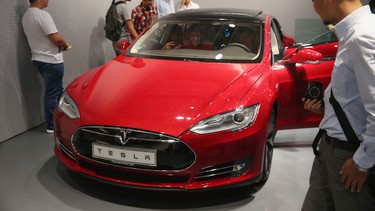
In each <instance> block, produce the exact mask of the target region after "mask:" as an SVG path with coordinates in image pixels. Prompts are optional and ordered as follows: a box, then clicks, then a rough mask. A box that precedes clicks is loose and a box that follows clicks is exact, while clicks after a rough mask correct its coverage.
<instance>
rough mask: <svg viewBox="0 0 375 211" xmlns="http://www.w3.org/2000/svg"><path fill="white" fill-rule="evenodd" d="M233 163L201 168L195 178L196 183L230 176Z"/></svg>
mask: <svg viewBox="0 0 375 211" xmlns="http://www.w3.org/2000/svg"><path fill="white" fill-rule="evenodd" d="M233 165H234V162H229V163H225V164H221V165H216V166H210V167H206V168H203V169H202V170H201V171H200V172H199V174H198V176H196V177H195V179H196V180H198V181H203V180H210V179H216V178H220V177H227V176H231V173H232V170H233Z"/></svg>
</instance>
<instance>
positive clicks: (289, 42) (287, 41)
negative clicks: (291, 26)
mask: <svg viewBox="0 0 375 211" xmlns="http://www.w3.org/2000/svg"><path fill="white" fill-rule="evenodd" d="M283 41H284V46H285V47H287V46H293V45H295V44H296V43H295V41H294V38H293V37H291V36H288V35H284V37H283Z"/></svg>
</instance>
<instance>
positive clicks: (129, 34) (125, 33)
mask: <svg viewBox="0 0 375 211" xmlns="http://www.w3.org/2000/svg"><path fill="white" fill-rule="evenodd" d="M119 1H123V0H116V1H115V2H119ZM127 1H129V2H130V1H131V0H125V4H118V5H117V7H116V10H117V14H118V16H119V17H118V19H119V21H120V22H121V23H123V27H122V32H121V36H120V39H119V40H118V41H113V42H112V44H113V49H114V51H115V53H116V55H117V56H118V55H120V54H121V53H122V51H121V50H119V49H117V48H116V45H117V43H118V42H123V41H124V40H127V41H129V43H132V42H133V40H135V39H136V38H137V37H138V33H137V32H136V30H135V29H134V24H133V19H132V9H131V8H130V6H129V5H127V4H126V2H127Z"/></svg>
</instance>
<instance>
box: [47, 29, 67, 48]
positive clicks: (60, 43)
mask: <svg viewBox="0 0 375 211" xmlns="http://www.w3.org/2000/svg"><path fill="white" fill-rule="evenodd" d="M48 39H49V40H51V42H52V43H53V44H55V45H56V46H57V47H59V49H61V50H68V47H69V44H68V43H67V42H66V41H65V40H64V38H63V36H62V35H61V34H60V33H58V32H56V33H53V34H49V35H48Z"/></svg>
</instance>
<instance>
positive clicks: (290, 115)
mask: <svg viewBox="0 0 375 211" xmlns="http://www.w3.org/2000/svg"><path fill="white" fill-rule="evenodd" d="M272 24H273V25H272V27H271V30H272V31H273V32H271V45H272V46H271V48H275V47H276V46H279V45H280V44H282V42H281V40H282V39H280V38H279V37H282V33H281V28H280V25H279V24H278V23H277V22H273V23H272ZM272 36H277V37H275V38H272ZM274 41H277V42H279V43H277V44H275V43H272V42H274ZM336 46H337V45H336ZM331 47H332V44H329V43H319V44H312V45H306V46H304V47H301V48H298V47H295V48H294V49H288V51H286V52H288V53H287V54H290V53H295V52H296V51H297V50H301V49H312V50H317V49H318V50H319V49H326V48H331ZM279 50H284V49H281V48H280V49H279ZM276 51H277V50H274V49H272V52H276ZM329 52H332V51H329ZM329 55H330V57H326V58H324V59H323V60H321V61H304V62H301V63H294V64H288V63H287V62H280V61H282V60H285V56H286V57H288V55H283V56H284V58H280V57H277V56H275V60H276V61H275V64H274V65H273V66H272V71H273V74H274V75H276V77H275V78H277V80H278V87H277V88H278V105H279V109H278V114H277V123H276V125H277V129H279V130H281V129H292V128H307V127H317V126H318V125H319V122H320V120H321V118H322V115H318V114H314V113H312V112H310V111H306V110H305V109H304V108H303V104H304V103H303V102H302V98H303V97H304V96H305V94H306V88H307V86H308V83H310V82H312V81H319V82H322V83H323V89H325V88H326V87H327V86H328V84H329V82H330V77H331V72H332V68H333V63H334V56H333V57H332V55H331V54H329Z"/></svg>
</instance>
